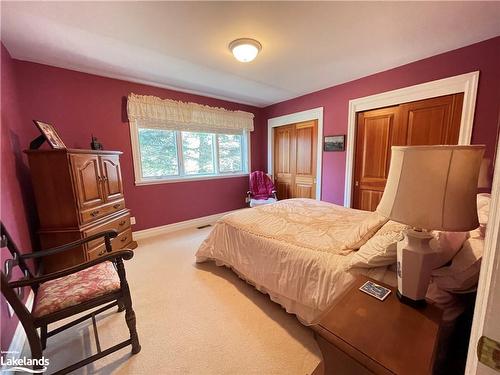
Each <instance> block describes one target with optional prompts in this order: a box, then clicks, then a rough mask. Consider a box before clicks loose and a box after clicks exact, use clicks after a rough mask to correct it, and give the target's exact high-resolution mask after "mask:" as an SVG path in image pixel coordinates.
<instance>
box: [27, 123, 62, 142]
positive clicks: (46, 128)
mask: <svg viewBox="0 0 500 375" xmlns="http://www.w3.org/2000/svg"><path fill="white" fill-rule="evenodd" d="M33 122H34V123H35V125H36V127H37V128H38V130H40V133H42V135H43V137H44V138H45V140H46V141H47V142H48V144H49V145H50V147H52V148H66V146H65V145H64V142H63V141H62V139H61V137H59V134H57V131H56V129H55V128H54V126H53V125H51V124H47V123H45V122H42V121H37V120H33ZM41 142H42V143H43V139H42V141H41ZM30 148H31V147H30ZM37 148H38V147H37Z"/></svg>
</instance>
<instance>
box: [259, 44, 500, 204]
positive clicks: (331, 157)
mask: <svg viewBox="0 0 500 375" xmlns="http://www.w3.org/2000/svg"><path fill="white" fill-rule="evenodd" d="M476 70H479V71H480V75H479V87H478V96H477V103H476V112H475V118H474V129H473V134H472V143H475V144H485V145H486V147H487V148H486V156H487V157H490V158H492V159H493V156H494V153H495V147H496V143H497V137H498V128H497V126H498V113H499V103H500V37H496V38H493V39H489V40H487V41H484V42H481V43H477V44H473V45H471V46H468V47H464V48H460V49H457V50H454V51H450V52H446V53H443V54H440V55H436V56H433V57H430V58H427V59H424V60H420V61H417V62H414V63H411V64H408V65H403V66H400V67H398V68H395V69H391V70H387V71H384V72H381V73H377V74H374V75H371V76H368V77H364V78H361V79H358V80H355V81H351V82H348V83H344V84H341V85H338V86H333V87H330V88H327V89H324V90H321V91H317V92H313V93H311V94H308V95H304V96H301V97H298V98H295V99H291V100H287V101H284V102H281V103H277V104H274V105H272V106H269V107H267V108H265V109H264V111H265V117H266V120H267V119H269V118H272V117H277V116H282V115H286V114H290V113H293V112H298V111H304V110H307V109H311V108H316V107H323V108H324V114H323V116H324V118H323V134H324V135H336V134H347V118H348V106H349V100H351V99H356V98H360V97H364V96H367V95H373V94H377V93H381V92H384V91H390V90H395V89H399V88H402V87H407V86H412V85H416V84H419V83H424V82H428V81H433V80H437V79H441V78H446V77H451V76H455V75H459V74H463V73H468V72H472V71H476ZM266 136H267V135H266ZM266 142H267V141H266ZM493 160H494V159H493ZM345 163H346V153H345V152H325V153H323V175H322V199H323V200H325V201H329V202H333V203H336V204H343V201H344V180H345Z"/></svg>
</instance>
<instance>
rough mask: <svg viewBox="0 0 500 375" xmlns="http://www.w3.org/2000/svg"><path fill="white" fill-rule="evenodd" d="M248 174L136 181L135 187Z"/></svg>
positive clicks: (238, 174)
mask: <svg viewBox="0 0 500 375" xmlns="http://www.w3.org/2000/svg"><path fill="white" fill-rule="evenodd" d="M248 175H249V173H237V174H236V173H235V174H227V175H217V176H193V177H180V178H159V179H151V180H140V181H136V182H135V185H136V186H143V185H158V184H172V183H178V182H191V181H206V180H219V179H225V178H235V177H245V176H247V177H248Z"/></svg>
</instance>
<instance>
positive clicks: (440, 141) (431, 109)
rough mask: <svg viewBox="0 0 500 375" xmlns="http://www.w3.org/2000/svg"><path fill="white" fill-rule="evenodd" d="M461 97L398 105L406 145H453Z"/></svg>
mask: <svg viewBox="0 0 500 375" xmlns="http://www.w3.org/2000/svg"><path fill="white" fill-rule="evenodd" d="M463 97H464V94H463V93H460V94H455V95H447V96H441V97H438V98H432V99H426V100H420V101H417V102H411V103H405V104H401V105H400V109H401V112H400V113H401V122H402V126H403V128H405V129H406V131H407V136H406V144H407V145H409V146H419V145H456V144H458V136H459V133H460V119H461V117H462V103H463Z"/></svg>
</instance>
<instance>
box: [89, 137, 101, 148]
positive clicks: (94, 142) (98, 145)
mask: <svg viewBox="0 0 500 375" xmlns="http://www.w3.org/2000/svg"><path fill="white" fill-rule="evenodd" d="M90 148H92V150H102V143H100V142H99V141H98V140H97V137H94V136H92V142H90Z"/></svg>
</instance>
